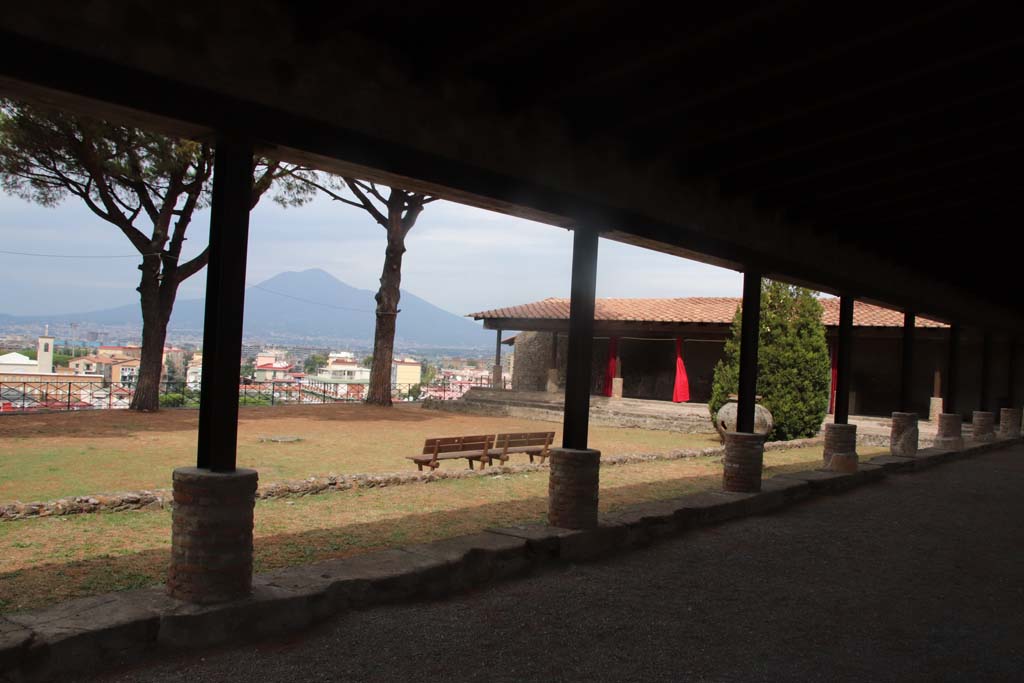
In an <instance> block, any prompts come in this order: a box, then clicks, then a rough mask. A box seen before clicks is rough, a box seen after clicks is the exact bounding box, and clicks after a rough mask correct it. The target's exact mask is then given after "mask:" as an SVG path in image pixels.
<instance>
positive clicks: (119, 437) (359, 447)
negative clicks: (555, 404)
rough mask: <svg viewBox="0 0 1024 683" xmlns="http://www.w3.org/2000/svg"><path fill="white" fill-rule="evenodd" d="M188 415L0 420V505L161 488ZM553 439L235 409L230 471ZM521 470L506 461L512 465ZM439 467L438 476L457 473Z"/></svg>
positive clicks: (351, 412) (670, 445)
mask: <svg viewBox="0 0 1024 683" xmlns="http://www.w3.org/2000/svg"><path fill="white" fill-rule="evenodd" d="M198 419H199V413H198V411H195V410H180V409H179V410H163V411H160V412H158V413H153V414H144V413H136V412H134V411H128V410H104V411H96V412H87V411H82V412H75V413H54V414H45V415H43V414H40V415H11V416H4V417H2V418H0V503H6V502H11V501H14V500H20V501H22V502H28V501H38V500H52V499H55V498H60V497H64V496H76V495H87V494H94V493H113V492H118V491H132V490H140V489H153V488H170V486H171V471H172V470H173V469H174V468H175V467H180V466H182V465H192V464H195V449H196V429H197V425H198ZM525 431H555V432H556V437H555V438H556V443H560V439H561V424H560V423H554V422H540V421H536V420H523V419H518V418H507V417H481V416H475V415H459V414H456V413H446V412H440V411H434V410H423V409H422V408H420V407H419V406H416V405H399V406H395V407H393V408H375V407H371V406H366V405H362V404H336V405H326V406H280V407H273V408H270V407H266V408H260V407H243V408H241V409H240V410H239V432H238V464H239V465H240V466H242V467H254V468H256V469H257V470H259V473H260V481H262V482H263V483H271V482H275V481H282V480H285V479H303V478H305V477H308V476H311V475H316V474H328V473H337V474H348V473H356V472H391V471H401V470H411V469H415V466H414V465H413V464H412V463H411V462H410V461H409V460H406V459H405V457H404V456H407V455H413V454H415V453H418V452H420V449H422V447H423V440H424V439H425V438H428V437H434V436H458V435H462V434H486V433H492V432H525ZM279 435H288V436H299V437H301V438H302V441H300V442H297V443H269V442H268V443H261V442H260V441H259V438H260V437H261V436H279ZM590 441H591V444H592V447H593V448H598V449H600V450H601V451H602V452H604V453H606V454H607V455H617V454H620V453H659V452H665V451H671V450H676V449H680V448H703V447H707V446H712V445H717V443H718V438H717V436H716V435H714V434H676V433H672V432H664V431H652V430H645V429H621V428H614V427H592V428H591V430H590ZM520 461H523V462H525V461H526V456H523V455H520V456H514V457H513V462H520ZM465 466H466V462H465V461H464V460H448V461H445V462H444V463H442V465H441V467H442V468H464V467H465Z"/></svg>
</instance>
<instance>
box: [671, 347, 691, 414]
mask: <svg viewBox="0 0 1024 683" xmlns="http://www.w3.org/2000/svg"><path fill="white" fill-rule="evenodd" d="M672 400H673V401H675V402H676V403H685V402H686V401H689V400H690V379H689V378H688V377H687V376H686V364H685V363H683V340H682V338H681V337H677V338H676V384H675V387H674V388H673V389H672Z"/></svg>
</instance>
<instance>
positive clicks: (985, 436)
mask: <svg viewBox="0 0 1024 683" xmlns="http://www.w3.org/2000/svg"><path fill="white" fill-rule="evenodd" d="M971 425H972V426H973V428H974V429H973V432H972V436H973V438H974V440H975V441H994V440H995V438H996V415H995V413H990V412H988V411H985V410H975V411H974V415H973V417H972V418H971Z"/></svg>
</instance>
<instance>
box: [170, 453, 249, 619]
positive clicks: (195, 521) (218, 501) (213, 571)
mask: <svg viewBox="0 0 1024 683" xmlns="http://www.w3.org/2000/svg"><path fill="white" fill-rule="evenodd" d="M173 479H174V510H173V513H172V517H171V519H172V527H171V567H170V571H169V572H168V575H167V594H168V595H170V596H171V597H173V598H178V599H179V600H185V601H188V602H193V603H199V604H209V603H215V602H226V601H228V600H235V599H238V598H244V597H246V596H247V595H249V594H250V593H251V592H252V522H253V506H254V505H255V500H256V484H257V481H258V475H257V474H256V470H248V469H238V470H235V471H234V472H211V471H210V470H206V469H199V468H197V467H179V468H178V469H176V470H174V478H173Z"/></svg>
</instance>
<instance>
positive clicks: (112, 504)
mask: <svg viewBox="0 0 1024 683" xmlns="http://www.w3.org/2000/svg"><path fill="white" fill-rule="evenodd" d="M821 443H822V440H821V439H820V438H817V437H816V438H812V439H794V440H792V441H774V442H772V443H769V444H765V450H766V451H785V450H792V449H794V448H807V447H810V446H818V445H821ZM724 453H725V449H724V448H723V447H721V446H714V447H711V448H685V449H679V450H674V451H667V452H665V453H625V454H622V455H613V456H609V457H606V458H602V459H601V465H602V466H608V467H614V466H617V465H630V464H635V463H642V462H654V461H659V460H681V459H685V458H699V457H709V456H716V455H723V454H724ZM549 467H550V465H549V463H546V462H545V463H543V464H539V463H538V464H529V463H527V464H520V465H498V466H493V467H489V468H487V469H485V470H469V469H466V470H437V471H434V472H415V471H414V472H379V473H368V474H328V475H325V476H317V477H309V478H307V479H297V480H292V481H282V482H274V483H270V484H266V485H264V486H261V487H260V488H259V489H258V490H257V492H256V498H257V499H259V500H271V499H278V498H300V497H302V496H312V495H318V494H321V493H331V492H337V491H351V490H353V489H366V488H383V487H386V486H405V485H408V484H429V483H432V482H437V481H445V480H448V479H471V478H474V477H497V476H502V475H508V474H524V473H528V472H540V471H544V470H547V469H549ZM172 500H173V498H172V495H171V490H170V489H156V490H153V491H148V490H147V491H130V492H126V493H104V494H95V495H91V496H73V497H68V498H61V499H58V500H51V501H46V502H31V503H22V502H20V501H15V502H13V503H8V504H5V505H0V522H5V521H11V522H13V521H17V520H22V519H33V518H36V517H61V516H64V515H78V514H89V513H95V512H126V511H130V510H156V509H161V508H163V507H165V506H168V505H171V503H172Z"/></svg>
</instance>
